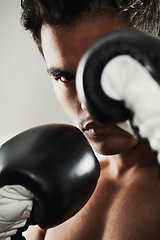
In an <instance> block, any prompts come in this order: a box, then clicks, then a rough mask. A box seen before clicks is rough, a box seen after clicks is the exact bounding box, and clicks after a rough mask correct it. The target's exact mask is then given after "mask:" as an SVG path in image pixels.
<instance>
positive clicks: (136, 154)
mask: <svg viewBox="0 0 160 240" xmlns="http://www.w3.org/2000/svg"><path fill="white" fill-rule="evenodd" d="M98 158H99V160H100V165H101V169H102V170H104V169H106V168H107V170H108V169H109V171H110V173H111V174H112V176H114V177H118V176H120V175H122V174H123V173H125V172H126V171H128V170H129V169H135V168H138V169H140V168H144V167H148V166H154V165H156V161H155V157H154V155H153V153H152V152H151V151H149V150H148V149H146V148H145V147H144V146H143V145H142V144H136V145H135V146H134V147H133V148H131V149H129V150H128V151H126V152H123V153H120V154H116V155H111V156H99V157H98Z"/></svg>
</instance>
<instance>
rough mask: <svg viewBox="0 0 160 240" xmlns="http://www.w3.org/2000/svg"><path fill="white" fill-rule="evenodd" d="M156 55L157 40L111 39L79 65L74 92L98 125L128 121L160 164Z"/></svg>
mask: <svg viewBox="0 0 160 240" xmlns="http://www.w3.org/2000/svg"><path fill="white" fill-rule="evenodd" d="M159 52H160V40H159V39H158V38H155V37H153V36H151V35H149V34H145V33H141V32H138V31H122V32H116V33H113V34H110V35H108V36H106V37H104V38H103V39H101V40H99V41H98V42H97V43H96V44H94V45H93V46H92V47H91V48H90V49H89V50H88V51H87V53H86V54H85V55H84V56H83V58H82V59H81V61H80V63H79V66H78V70H77V78H76V79H77V82H76V86H77V92H78V95H79V98H80V100H81V101H82V102H83V104H84V105H85V106H86V107H87V109H88V111H89V112H90V114H91V115H92V117H93V118H94V119H95V120H96V121H97V122H98V123H100V124H106V123H109V122H116V123H121V122H124V121H126V120H129V121H130V125H131V127H132V130H133V131H134V134H135V135H136V136H137V138H138V139H140V141H142V142H144V143H146V142H147V146H149V147H151V149H152V150H153V151H154V152H156V153H157V154H158V159H159V162H160V155H159V153H160V86H159V84H160V68H159V64H160V57H159ZM146 140H147V141H146ZM148 143H149V144H148Z"/></svg>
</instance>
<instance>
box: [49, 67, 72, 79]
mask: <svg viewBox="0 0 160 240" xmlns="http://www.w3.org/2000/svg"><path fill="white" fill-rule="evenodd" d="M47 72H48V74H50V75H52V76H54V77H57V76H75V75H76V73H75V72H69V71H64V70H60V69H57V68H53V67H51V68H48V69H47Z"/></svg>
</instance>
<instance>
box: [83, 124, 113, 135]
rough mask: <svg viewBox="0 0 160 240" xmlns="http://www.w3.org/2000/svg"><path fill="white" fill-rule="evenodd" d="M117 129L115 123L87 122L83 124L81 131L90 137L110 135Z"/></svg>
mask: <svg viewBox="0 0 160 240" xmlns="http://www.w3.org/2000/svg"><path fill="white" fill-rule="evenodd" d="M117 130H118V127H117V125H116V124H115V123H111V124H106V125H103V126H99V125H97V124H96V123H95V122H88V123H86V124H85V125H84V128H83V132H84V133H85V134H86V135H88V136H90V137H100V136H107V135H112V134H114V133H115V132H116V131H117Z"/></svg>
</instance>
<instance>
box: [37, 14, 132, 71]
mask: <svg viewBox="0 0 160 240" xmlns="http://www.w3.org/2000/svg"><path fill="white" fill-rule="evenodd" d="M127 28H129V26H128V25H127V24H126V23H125V22H124V21H123V19H121V18H119V19H118V18H116V17H114V16H111V15H109V14H103V15H101V16H95V17H90V18H88V19H86V18H85V19H83V20H82V21H80V22H78V23H76V24H75V25H74V26H71V27H63V28H59V29H58V28H55V27H52V26H49V25H43V26H42V30H41V42H42V49H43V53H44V57H45V60H46V63H47V67H49V68H50V67H55V68H62V69H63V68H64V70H65V69H67V70H70V71H73V70H75V69H76V67H77V64H78V62H79V60H80V58H81V57H82V55H83V54H84V53H85V51H86V50H87V49H88V48H89V47H90V46H91V45H92V44H93V43H95V42H96V41H97V40H98V39H100V38H101V37H103V36H105V35H107V34H109V33H111V32H114V31H117V30H124V29H127ZM69 68H70V69H69ZM71 68H73V69H71Z"/></svg>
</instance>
